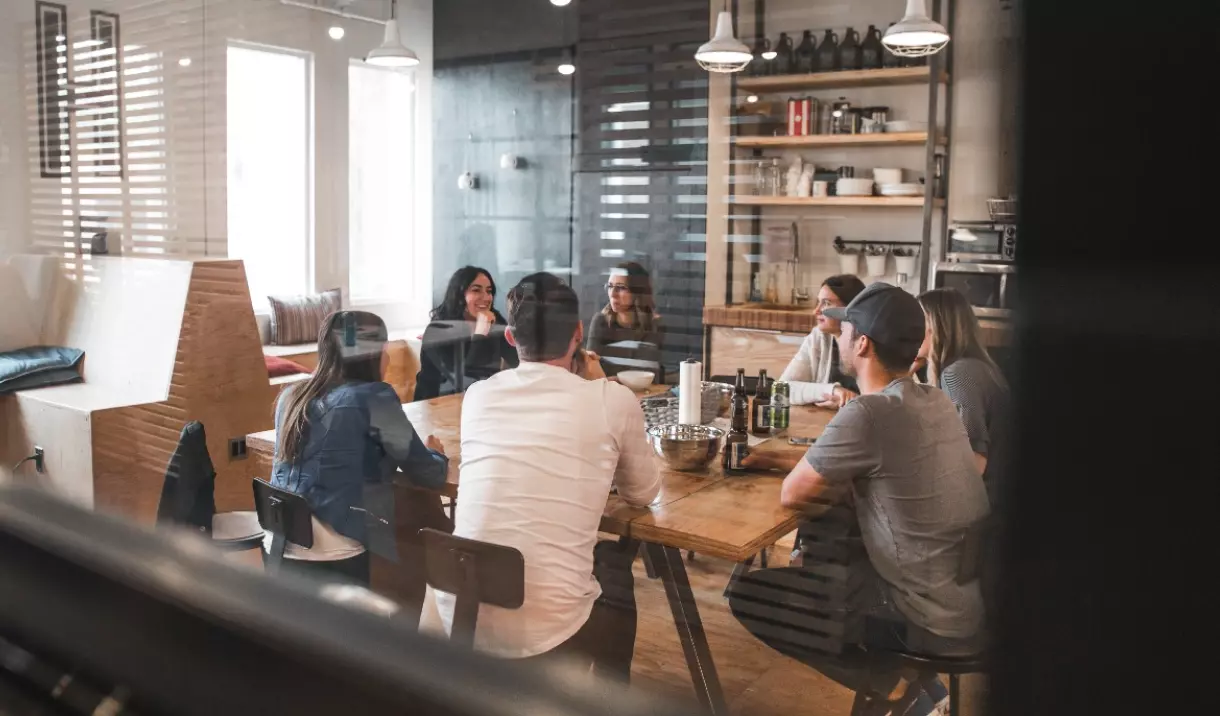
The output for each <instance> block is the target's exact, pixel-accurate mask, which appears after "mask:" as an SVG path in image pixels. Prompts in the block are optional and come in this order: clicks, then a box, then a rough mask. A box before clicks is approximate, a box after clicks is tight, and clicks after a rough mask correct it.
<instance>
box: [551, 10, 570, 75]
mask: <svg viewBox="0 0 1220 716" xmlns="http://www.w3.org/2000/svg"><path fill="white" fill-rule="evenodd" d="M551 4H552V5H554V6H555V7H564V6H566V5H571V4H572V0H551ZM564 74H568V75H570V74H572V73H571V72H565V73H564Z"/></svg>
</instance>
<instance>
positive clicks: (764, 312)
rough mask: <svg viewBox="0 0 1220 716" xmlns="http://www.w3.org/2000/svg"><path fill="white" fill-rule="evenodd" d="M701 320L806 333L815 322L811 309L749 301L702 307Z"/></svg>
mask: <svg viewBox="0 0 1220 716" xmlns="http://www.w3.org/2000/svg"><path fill="white" fill-rule="evenodd" d="M703 322H704V323H705V324H707V325H709V326H728V327H731V328H756V329H759V330H766V331H783V332H785V333H808V332H810V331H812V330H813V326H814V323H815V321H814V318H813V310H812V309H799V310H783V309H775V308H766V307H764V306H761V305H758V304H750V303H747V304H742V305H738V306H707V307H705V308H704V309H703Z"/></svg>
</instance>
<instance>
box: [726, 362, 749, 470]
mask: <svg viewBox="0 0 1220 716" xmlns="http://www.w3.org/2000/svg"><path fill="white" fill-rule="evenodd" d="M749 411H750V398H749V396H748V395H746V371H745V369H744V368H738V369H737V385H736V386H735V387H734V388H733V409H732V416H733V417H732V420H731V423H730V426H729V434H728V436H727V437H726V438H725V440H724V463H723V467H724V470H725V472H728V473H738V472H741V471H742V470H743V468H742V466H741V461H742V460H744V459H745V457H746V449H747V447H748V445H747V441H748V440H749V435H748V433H747V432H746V430H747V428H748V426H749Z"/></svg>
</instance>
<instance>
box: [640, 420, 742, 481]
mask: <svg viewBox="0 0 1220 716" xmlns="http://www.w3.org/2000/svg"><path fill="white" fill-rule="evenodd" d="M648 442H650V443H652V449H653V450H654V451H655V452H656V453H657V456H658V457H660V458H661V459H662V460H664V461H665V464H666V465H668V466H669V467H671V468H673V469H674V470H702V469H703V468H705V467H707V466H708V464H709V463H711V461H712V460H714V459H716V456H717V455H719V454H720V449H721V448H722V447H724V431H723V430H721V429H720V428H713V427H712V426H710V425H674V424H669V425H657V426H654V427H651V428H649V429H648Z"/></svg>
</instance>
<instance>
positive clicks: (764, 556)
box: [758, 547, 767, 569]
mask: <svg viewBox="0 0 1220 716" xmlns="http://www.w3.org/2000/svg"><path fill="white" fill-rule="evenodd" d="M758 556H759V557H760V559H759V562H758V563H759V564H760V565H761V566H762V568H763V569H766V568H767V548H766V547H763V548H762V551H761V552H759V553H758Z"/></svg>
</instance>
